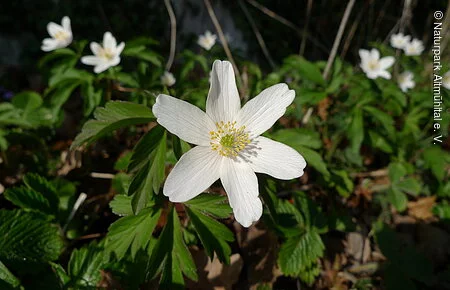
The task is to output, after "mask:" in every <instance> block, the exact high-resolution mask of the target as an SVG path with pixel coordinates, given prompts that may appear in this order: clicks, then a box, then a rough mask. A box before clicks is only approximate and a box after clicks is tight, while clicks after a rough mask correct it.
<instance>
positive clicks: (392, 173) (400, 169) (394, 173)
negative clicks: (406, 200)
mask: <svg viewBox="0 0 450 290" xmlns="http://www.w3.org/2000/svg"><path fill="white" fill-rule="evenodd" d="M406 173H407V172H406V168H405V166H403V164H401V163H398V162H396V163H391V164H389V167H388V174H389V178H390V180H391V182H392V183H396V182H398V181H399V180H400V179H401V178H402V177H403V176H405V175H406Z"/></svg>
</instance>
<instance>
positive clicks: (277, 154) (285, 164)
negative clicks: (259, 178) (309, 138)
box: [243, 136, 306, 180]
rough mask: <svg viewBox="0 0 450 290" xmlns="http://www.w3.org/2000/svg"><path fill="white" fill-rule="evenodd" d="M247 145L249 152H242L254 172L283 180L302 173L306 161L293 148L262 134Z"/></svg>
mask: <svg viewBox="0 0 450 290" xmlns="http://www.w3.org/2000/svg"><path fill="white" fill-rule="evenodd" d="M247 147H248V153H249V154H245V151H246V150H244V153H243V154H244V155H245V159H246V161H247V162H248V164H249V165H250V167H251V168H252V169H253V170H254V171H255V172H258V173H264V174H268V175H271V176H273V177H275V178H278V179H283V180H289V179H293V178H297V177H300V176H302V175H303V169H305V167H306V161H305V159H304V158H303V156H302V155H300V154H299V153H298V152H297V151H296V150H294V149H293V148H291V147H289V146H287V145H284V144H283V143H280V142H277V141H273V140H270V139H268V138H266V137H263V136H259V137H257V138H255V139H254V140H253V141H252V143H251V144H249V145H248V146H247ZM246 149H247V148H246Z"/></svg>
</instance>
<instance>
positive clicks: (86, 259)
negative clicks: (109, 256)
mask: <svg viewBox="0 0 450 290" xmlns="http://www.w3.org/2000/svg"><path fill="white" fill-rule="evenodd" d="M104 266H105V257H104V251H103V247H102V246H101V245H98V244H97V242H96V241H94V242H92V243H90V244H89V245H87V246H85V247H83V248H81V249H75V250H73V252H72V254H71V255H70V260H69V265H68V274H69V276H70V281H69V284H68V285H69V286H70V287H71V289H94V288H97V286H98V283H99V282H100V280H101V279H102V273H101V270H102V269H103V267H104Z"/></svg>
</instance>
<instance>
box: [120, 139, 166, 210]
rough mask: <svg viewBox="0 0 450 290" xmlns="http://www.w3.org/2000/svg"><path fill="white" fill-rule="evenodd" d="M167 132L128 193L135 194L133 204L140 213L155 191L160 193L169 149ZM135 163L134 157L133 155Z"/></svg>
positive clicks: (133, 181)
mask: <svg viewBox="0 0 450 290" xmlns="http://www.w3.org/2000/svg"><path fill="white" fill-rule="evenodd" d="M166 141H167V134H166V133H165V131H164V133H163V135H162V138H161V139H160V140H159V143H158V144H157V147H156V148H155V150H153V152H151V154H150V156H148V157H147V156H143V157H145V158H149V159H148V161H147V163H146V164H145V166H144V167H142V168H141V169H140V170H139V171H138V172H137V173H136V176H135V177H134V178H133V180H132V182H131V184H130V188H129V192H128V194H132V195H133V199H132V201H131V205H132V207H133V211H134V212H135V213H138V212H139V211H140V210H141V209H143V208H145V207H146V206H147V203H148V202H149V201H150V200H151V198H152V194H153V193H158V191H159V188H160V187H161V184H162V182H163V180H164V177H165V158H166V149H167V144H166ZM132 163H133V157H132Z"/></svg>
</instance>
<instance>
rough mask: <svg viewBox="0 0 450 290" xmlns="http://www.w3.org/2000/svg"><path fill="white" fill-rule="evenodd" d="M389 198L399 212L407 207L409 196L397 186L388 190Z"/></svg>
mask: <svg viewBox="0 0 450 290" xmlns="http://www.w3.org/2000/svg"><path fill="white" fill-rule="evenodd" d="M387 198H388V200H389V202H390V203H391V204H392V205H393V206H394V207H395V208H396V209H397V210H398V211H399V212H403V211H404V210H405V209H406V206H407V203H408V197H407V196H406V195H405V194H404V193H403V192H402V191H401V190H400V189H398V188H396V187H395V186H394V187H391V188H390V189H389V190H388V194H387Z"/></svg>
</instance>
